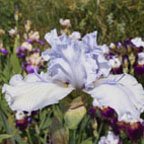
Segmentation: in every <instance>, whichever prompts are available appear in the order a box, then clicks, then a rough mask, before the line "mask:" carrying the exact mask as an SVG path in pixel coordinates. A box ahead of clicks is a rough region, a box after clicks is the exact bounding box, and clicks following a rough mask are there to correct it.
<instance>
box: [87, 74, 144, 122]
mask: <svg viewBox="0 0 144 144" xmlns="http://www.w3.org/2000/svg"><path fill="white" fill-rule="evenodd" d="M88 93H89V94H90V95H91V96H92V97H93V98H94V101H93V105H94V106H98V107H103V106H109V107H111V108H113V109H115V111H116V112H117V113H118V117H119V120H125V121H131V120H140V114H141V112H143V107H144V90H143V88H142V86H141V85H140V84H139V83H138V82H137V81H136V79H135V78H134V77H132V76H131V75H128V74H123V75H111V76H109V77H108V78H107V79H104V80H102V81H101V82H100V83H99V84H97V86H96V87H95V88H94V89H93V90H91V91H88ZM124 118H125V119H124Z"/></svg>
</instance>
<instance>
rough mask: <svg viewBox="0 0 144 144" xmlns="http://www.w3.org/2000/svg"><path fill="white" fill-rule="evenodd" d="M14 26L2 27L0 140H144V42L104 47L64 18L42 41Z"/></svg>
mask: <svg viewBox="0 0 144 144" xmlns="http://www.w3.org/2000/svg"><path fill="white" fill-rule="evenodd" d="M15 23H16V26H15V28H13V29H11V30H10V31H8V32H5V31H4V30H2V29H1V30H0V36H1V41H0V59H1V60H0V89H1V92H0V143H2V144H143V143H144V139H143V134H144V123H143V111H144V90H143V84H144V81H143V76H144V41H143V39H142V38H141V37H135V38H128V39H126V40H123V41H118V42H114V43H113V42H111V43H110V44H101V45H99V44H98V42H97V35H98V32H97V31H94V32H91V33H86V34H85V35H82V34H81V33H80V32H79V31H73V30H72V25H71V22H70V20H69V19H60V20H59V24H60V26H61V29H60V30H56V29H52V30H51V31H50V32H48V33H46V34H45V36H44V38H45V39H41V37H40V34H39V32H38V31H36V30H33V29H32V22H31V21H29V20H27V21H26V23H25V25H24V29H25V32H23V33H22V32H21V31H20V29H19V16H18V13H16V14H15ZM6 34H9V37H6V36H5V35H6ZM5 42H7V43H5Z"/></svg>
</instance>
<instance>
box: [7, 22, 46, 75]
mask: <svg viewBox="0 0 144 144" xmlns="http://www.w3.org/2000/svg"><path fill="white" fill-rule="evenodd" d="M15 33H16V32H15ZM15 33H14V30H13V29H12V30H10V31H9V34H10V35H11V36H14V34H15ZM23 36H24V40H25V41H24V42H22V43H21V45H20V46H19V47H17V48H16V54H17V56H18V58H19V59H21V62H22V68H23V69H24V70H25V71H26V72H27V73H34V71H37V72H38V71H39V70H40V69H41V68H43V59H42V58H41V50H42V49H43V47H44V44H45V42H44V41H43V40H40V35H39V32H38V31H32V30H31V21H29V20H27V21H26V23H25V33H24V34H23Z"/></svg>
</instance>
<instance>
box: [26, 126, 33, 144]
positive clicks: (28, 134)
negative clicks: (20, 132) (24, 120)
mask: <svg viewBox="0 0 144 144" xmlns="http://www.w3.org/2000/svg"><path fill="white" fill-rule="evenodd" d="M26 132H27V136H28V141H29V144H33V141H32V138H31V135H30V130H29V128H28V129H27V130H26Z"/></svg>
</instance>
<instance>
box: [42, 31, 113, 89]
mask: <svg viewBox="0 0 144 144" xmlns="http://www.w3.org/2000/svg"><path fill="white" fill-rule="evenodd" d="M96 36H97V32H93V33H89V34H87V35H85V36H84V37H83V38H82V40H78V39H76V40H73V39H72V38H71V37H70V36H67V35H65V34H63V35H60V36H58V35H57V33H56V30H52V31H51V32H50V33H48V34H46V36H45V38H46V40H47V41H48V42H49V43H50V44H51V49H50V50H46V51H45V52H43V53H42V57H43V58H44V59H45V60H50V61H49V63H48V72H47V73H48V75H49V76H51V77H52V79H53V80H54V81H62V82H65V83H70V84H71V85H72V86H73V87H75V88H78V89H82V88H87V89H89V88H93V83H94V81H95V80H96V79H98V78H99V77H101V76H102V77H105V76H107V75H108V74H109V72H110V69H111V68H110V65H109V64H108V61H107V60H106V59H105V58H104V54H103V52H102V50H101V49H100V48H98V46H97V42H96ZM51 37H54V39H57V41H55V40H52V38H51Z"/></svg>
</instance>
